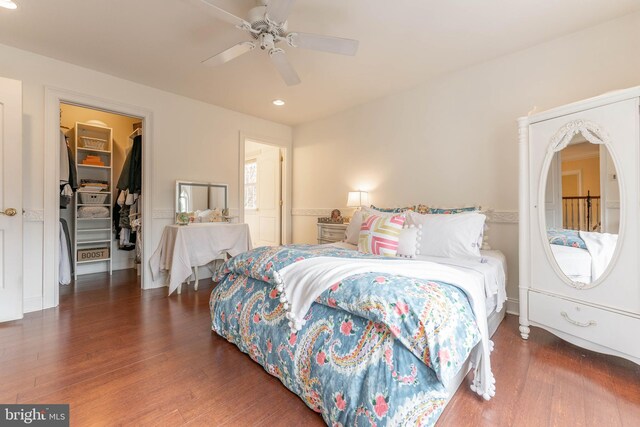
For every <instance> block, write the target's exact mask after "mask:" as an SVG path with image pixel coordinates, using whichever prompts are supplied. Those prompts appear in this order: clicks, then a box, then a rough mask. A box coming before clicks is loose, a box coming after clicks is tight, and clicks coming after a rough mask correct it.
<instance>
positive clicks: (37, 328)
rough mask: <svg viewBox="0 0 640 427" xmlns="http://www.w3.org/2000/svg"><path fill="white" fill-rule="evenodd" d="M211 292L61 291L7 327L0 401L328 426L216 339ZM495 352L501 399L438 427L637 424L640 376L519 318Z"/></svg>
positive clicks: (115, 280)
mask: <svg viewBox="0 0 640 427" xmlns="http://www.w3.org/2000/svg"><path fill="white" fill-rule="evenodd" d="M203 288H204V289H203ZM209 290H210V288H209V287H207V286H204V281H202V282H201V290H200V291H198V292H194V291H193V288H192V287H191V288H190V289H189V290H186V289H185V290H183V293H182V295H174V296H172V297H170V298H168V297H167V296H166V289H156V290H150V291H145V292H141V291H140V289H139V287H138V284H137V280H136V276H135V273H134V272H133V271H132V270H128V271H123V272H115V273H114V275H113V276H112V277H111V278H109V277H108V276H106V275H104V274H96V275H91V276H85V277H83V278H82V279H81V280H79V281H78V284H77V285H75V286H71V287H65V288H62V291H61V297H60V306H59V307H58V308H55V309H50V310H45V311H42V312H38V313H32V314H28V315H26V316H25V318H24V319H23V320H20V321H16V322H9V323H4V324H0V402H2V403H70V404H71V423H72V425H74V426H85V425H153V426H159V425H167V426H177V425H183V424H189V425H216V426H219V425H242V426H253V425H265V426H267V425H268V426H302V425H304V426H314V425H317V426H320V425H323V422H322V419H321V418H320V416H319V415H317V414H315V413H314V412H312V411H311V410H310V409H308V408H307V407H306V406H305V405H304V403H302V401H301V400H300V399H299V398H298V397H297V396H295V395H294V394H292V393H290V392H289V391H288V390H287V389H286V388H285V387H284V386H283V385H282V384H280V382H279V381H278V380H277V379H275V378H273V377H271V376H270V375H268V374H267V373H266V372H265V371H264V370H263V369H262V368H261V367H260V366H258V365H257V364H256V363H254V362H253V361H252V360H251V359H249V357H248V356H246V355H244V354H242V353H240V351H239V350H237V349H236V347H235V346H233V345H232V344H229V343H228V342H226V341H225V340H224V339H222V338H220V337H218V336H217V335H215V334H214V333H212V332H211V330H210V327H209V307H208V299H209ZM629 338H630V339H638V337H637V336H636V337H629ZM494 342H495V347H496V350H495V351H494V353H493V355H492V362H493V367H494V368H493V370H494V373H495V376H496V380H497V388H498V392H497V395H496V397H495V398H494V399H493V400H491V401H490V402H483V401H481V400H479V399H478V397H477V396H475V395H474V394H473V393H471V392H470V391H469V389H468V386H467V385H463V386H462V387H461V388H460V390H458V392H457V393H456V395H455V396H454V398H453V400H452V401H451V403H450V404H449V406H448V407H447V409H446V410H445V412H444V413H443V415H442V417H441V418H440V421H439V423H438V425H440V426H483V425H486V426H599V427H600V426H606V427H612V426H638V425H640V367H638V366H637V365H634V364H632V363H630V362H626V361H624V360H621V359H618V358H612V357H607V356H602V355H599V354H595V353H592V352H588V351H585V350H581V349H579V348H577V347H574V346H572V345H569V344H566V343H564V342H562V341H561V340H559V339H557V338H555V337H553V336H552V335H551V334H549V333H546V332H544V331H542V330H540V329H533V330H532V334H531V338H530V340H529V341H528V342H525V341H522V340H521V339H520V337H519V335H518V333H517V319H516V318H515V317H514V316H508V317H507V319H506V320H505V321H504V322H503V323H502V325H501V326H500V329H499V330H498V332H497V334H496V335H495V336H494Z"/></svg>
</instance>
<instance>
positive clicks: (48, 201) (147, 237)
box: [42, 86, 153, 309]
mask: <svg viewBox="0 0 640 427" xmlns="http://www.w3.org/2000/svg"><path fill="white" fill-rule="evenodd" d="M60 103H64V104H71V105H76V106H79V107H86V108H91V109H94V110H100V111H104V112H108V113H114V114H120V115H125V116H130V117H136V118H140V119H141V120H142V126H143V129H142V132H143V134H144V135H145V137H144V138H143V140H142V144H143V145H142V150H143V153H144V155H143V156H142V194H143V195H145V196H144V197H143V198H142V214H143V217H144V221H145V224H144V227H145V230H147V231H146V232H145V233H143V236H142V248H143V252H142V266H141V287H142V289H149V288H152V287H153V283H151V274H147V271H146V270H147V268H146V266H147V265H148V258H149V255H148V253H149V251H148V250H145V248H150V247H151V242H152V240H151V233H150V232H149V231H150V230H153V225H152V219H153V215H152V208H151V197H150V195H151V194H152V180H151V177H152V176H153V173H152V172H153V170H152V167H153V162H152V158H153V144H151V142H150V141H153V112H152V111H151V110H148V109H146V108H142V107H138V106H135V105H130V104H125V103H121V102H118V101H114V100H110V99H105V98H100V97H96V96H93V95H88V94H83V93H79V92H74V91H70V90H67V89H61V88H56V87H50V86H46V87H45V89H44V159H45V160H44V242H43V255H44V256H43V274H42V283H43V292H42V295H43V298H42V308H43V309H45V308H51V307H56V306H58V304H59V302H60V294H59V285H58V275H59V272H58V267H57V266H58V262H59V260H58V251H57V250H56V248H57V247H58V245H59V238H60V236H59V234H60V233H59V228H58V227H59V226H58V223H59V221H60V210H59V209H60V200H59V199H60V194H59V193H60V191H59V190H58V189H57V187H56V186H54V185H50V184H51V183H54V182H58V181H59V179H60V178H59V176H60V147H59V144H60Z"/></svg>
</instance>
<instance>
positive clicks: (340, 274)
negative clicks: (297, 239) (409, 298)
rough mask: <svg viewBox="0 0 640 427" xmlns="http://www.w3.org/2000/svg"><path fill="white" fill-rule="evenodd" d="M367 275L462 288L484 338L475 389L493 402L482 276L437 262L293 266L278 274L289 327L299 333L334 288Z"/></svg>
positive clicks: (319, 261) (476, 354)
mask: <svg viewBox="0 0 640 427" xmlns="http://www.w3.org/2000/svg"><path fill="white" fill-rule="evenodd" d="M364 273H386V274H395V275H400V276H406V277H413V278H417V279H425V280H433V281H440V282H444V283H449V284H451V285H453V286H456V287H458V288H460V289H461V290H462V291H464V292H465V294H466V295H467V297H468V298H469V302H470V304H471V308H472V309H473V312H474V314H475V316H476V322H477V325H478V329H479V330H480V334H481V345H480V346H477V347H476V348H475V349H474V351H473V353H472V355H471V357H472V360H473V361H474V366H475V377H474V380H473V384H472V385H471V389H472V390H473V391H475V392H476V393H478V394H479V395H481V396H482V397H484V399H486V400H489V399H490V398H491V397H492V396H494V395H495V379H494V378H493V374H492V372H491V362H490V353H491V347H492V343H491V342H490V340H489V329H488V326H487V315H486V309H485V297H484V295H485V289H484V280H483V277H482V276H481V275H478V274H475V273H473V272H466V271H463V270H460V269H455V268H452V267H449V266H446V265H441V264H437V263H435V262H428V261H417V260H395V259H393V260H384V259H371V260H368V259H351V258H334V257H317V258H310V259H306V260H302V261H299V262H296V263H293V264H290V265H288V266H286V267H284V268H283V269H281V270H279V271H277V272H275V274H274V276H275V280H276V282H277V290H278V291H279V292H280V301H281V302H282V303H284V304H285V309H286V310H287V318H288V319H289V320H290V322H289V327H290V328H291V329H292V330H294V331H298V330H300V329H301V328H302V326H304V324H305V320H304V317H305V315H306V314H307V311H308V310H309V308H310V307H311V304H313V302H314V301H315V300H316V298H318V297H319V296H320V295H321V294H322V293H323V292H324V291H326V290H327V289H328V288H330V287H331V286H332V285H334V284H336V283H338V282H341V281H343V280H344V279H346V278H347V277H350V276H353V275H355V274H364Z"/></svg>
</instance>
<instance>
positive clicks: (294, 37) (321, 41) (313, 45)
mask: <svg viewBox="0 0 640 427" xmlns="http://www.w3.org/2000/svg"><path fill="white" fill-rule="evenodd" d="M289 37H290V40H291V44H292V45H293V46H294V47H301V48H303V49H313V50H320V51H323V52H330V53H339V54H340V55H350V56H355V54H356V52H357V51H358V45H359V44H360V42H359V41H358V40H351V39H343V38H340V37H332V36H323V35H321V34H309V33H290V34H289Z"/></svg>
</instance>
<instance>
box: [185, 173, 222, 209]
mask: <svg viewBox="0 0 640 427" xmlns="http://www.w3.org/2000/svg"><path fill="white" fill-rule="evenodd" d="M183 185H185V186H187V185H189V186H194V187H216V188H224V208H223V209H228V208H229V186H228V185H227V184H217V183H213V182H195V181H180V180H178V181H176V193H175V203H176V204H175V212H176V213H180V212H179V209H180V191H181V187H182V186H183Z"/></svg>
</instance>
